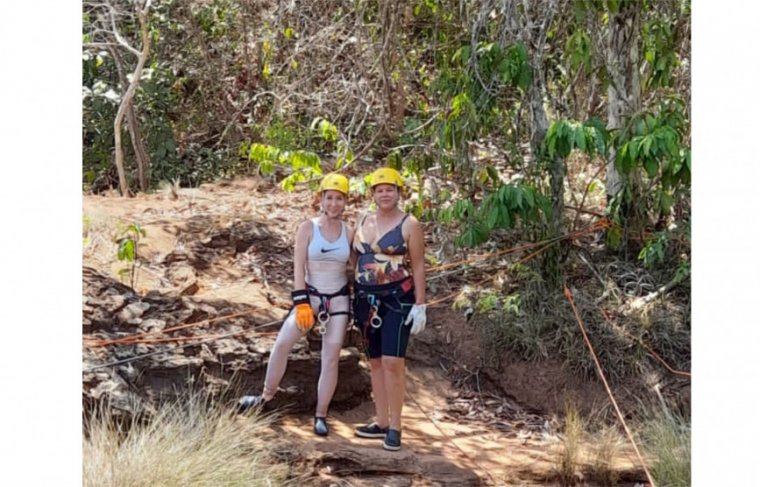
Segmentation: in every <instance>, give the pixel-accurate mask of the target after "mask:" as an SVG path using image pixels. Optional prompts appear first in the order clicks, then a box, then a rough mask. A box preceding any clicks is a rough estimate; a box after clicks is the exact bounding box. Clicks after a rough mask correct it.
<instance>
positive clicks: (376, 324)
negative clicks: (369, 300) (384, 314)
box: [369, 305, 383, 328]
mask: <svg viewBox="0 0 760 487" xmlns="http://www.w3.org/2000/svg"><path fill="white" fill-rule="evenodd" d="M369 310H370V313H371V314H372V316H371V318H370V319H369V324H370V326H371V327H372V328H380V326H382V324H383V319H382V318H380V316H378V314H377V306H374V305H372V306H370V307H369Z"/></svg>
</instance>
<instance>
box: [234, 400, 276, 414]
mask: <svg viewBox="0 0 760 487" xmlns="http://www.w3.org/2000/svg"><path fill="white" fill-rule="evenodd" d="M267 402H269V401H267V400H265V399H264V396H243V397H241V398H240V400H239V401H238V410H237V412H238V414H243V413H246V412H248V411H251V410H254V409H259V410H261V411H264V410H265V407H264V406H265V405H266V403H267Z"/></svg>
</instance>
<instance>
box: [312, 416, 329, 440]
mask: <svg viewBox="0 0 760 487" xmlns="http://www.w3.org/2000/svg"><path fill="white" fill-rule="evenodd" d="M329 433H330V428H328V427H327V421H325V418H323V417H320V416H315V417H314V434H315V435H317V436H327V435H328V434H329Z"/></svg>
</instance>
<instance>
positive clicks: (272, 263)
mask: <svg viewBox="0 0 760 487" xmlns="http://www.w3.org/2000/svg"><path fill="white" fill-rule="evenodd" d="M360 208H361V206H360V203H359V202H352V204H350V205H349V208H348V210H347V216H348V219H349V220H350V221H353V220H354V219H355V216H356V214H357V213H358V211H359V210H360ZM83 213H84V221H85V230H84V239H85V241H84V264H85V265H86V266H91V267H94V268H96V269H98V270H100V271H102V272H105V273H108V274H110V275H112V276H113V277H115V278H118V277H119V269H121V268H123V267H124V266H125V263H123V262H119V261H118V260H117V259H116V245H117V244H116V243H115V240H116V239H117V238H118V237H119V236H120V233H121V232H122V231H123V229H124V228H125V227H126V226H128V225H129V224H132V223H138V224H140V225H141V226H142V228H143V229H144V230H145V231H146V237H145V238H144V239H143V240H142V242H141V245H140V247H139V249H138V254H139V256H140V261H141V265H140V267H139V269H138V274H137V275H138V278H137V282H136V285H135V287H136V289H137V290H138V291H140V292H143V293H144V292H147V291H149V290H159V291H162V292H167V291H169V292H177V293H182V292H187V293H191V294H193V295H194V297H196V298H201V299H224V300H228V301H231V302H236V303H243V304H246V305H250V306H258V307H273V306H274V307H279V308H282V309H287V308H288V306H289V302H288V296H289V290H290V287H291V279H292V276H291V274H292V272H291V266H292V263H291V262H292V261H291V253H292V250H291V245H292V237H291V235H292V233H293V231H294V229H295V227H296V225H297V224H298V222H299V221H300V220H301V219H303V218H304V217H306V216H309V215H311V214H313V213H314V210H313V207H312V195H311V194H310V193H308V192H307V191H305V190H300V191H297V192H295V193H292V194H285V193H283V192H282V191H280V190H279V189H278V188H276V187H274V186H273V185H271V184H270V183H267V182H264V181H261V180H257V179H245V180H236V181H233V182H227V183H220V184H214V185H204V186H202V187H201V188H197V189H180V190H179V192H178V194H177V195H176V198H175V197H173V196H172V194H171V193H170V192H168V191H167V192H165V193H156V194H150V195H140V196H138V197H136V198H131V199H121V198H112V197H101V196H85V197H84V200H83ZM178 255H182V256H183V257H182V259H180V258H178V257H177V256H178ZM433 298H435V296H432V297H431V299H433ZM441 313H443V314H445V313H446V310H445V309H443V310H434V311H433V312H432V313H431V324H432V326H430V325H429V329H430V331H426V334H435V333H440V330H437V327H436V324H435V320H436V319H446V320H448V322H449V324H451V320H459V321H461V322H462V323H461V325H462V326H464V318H463V317H462V316H461V315H459V314H456V313H449V314H447V315H445V318H444V316H442V315H441ZM437 314H438V315H437ZM450 329H451V327H449V330H450ZM449 333H450V332H449ZM453 338H454V339H456V337H453ZM446 339H447V341H449V340H451V339H452V337H450V336H448V337H446ZM414 342H415V340H413V341H412V343H411V344H410V349H409V359H408V369H409V374H408V377H409V379H408V381H407V387H408V394H407V399H406V405H405V409H404V425H403V448H402V450H401V451H400V452H394V453H391V452H386V451H384V450H383V449H382V447H381V444H380V442H379V441H377V440H374V441H373V440H365V439H359V438H355V437H354V436H353V427H354V426H356V425H358V424H363V423H364V422H366V421H367V420H369V419H370V418H371V416H372V415H373V406H372V403H371V402H367V403H364V404H362V405H361V406H359V407H357V408H355V409H352V410H350V411H344V412H332V413H331V417H330V419H329V421H330V425H331V434H330V436H329V438H327V439H322V438H317V437H315V436H314V435H313V433H312V432H311V423H312V418H311V417H310V416H285V417H283V418H282V419H281V420H280V421H278V422H277V423H276V424H275V425H274V426H273V427H274V428H275V429H277V430H279V431H281V432H282V433H283V434H286V435H288V436H289V437H290V438H293V440H294V441H295V442H296V443H297V444H299V445H300V446H299V447H300V448H301V449H302V451H303V454H304V455H306V456H307V457H309V458H311V459H312V460H313V464H314V465H316V470H317V471H316V472H315V478H312V480H311V483H316V484H317V485H356V486H364V485H367V486H369V485H372V486H380V485H389V486H407V485H456V486H459V485H462V486H467V485H515V486H518V485H524V486H531V485H555V484H556V482H555V481H553V480H552V479H555V478H556V474H555V473H554V472H555V469H556V466H557V451H558V449H559V447H560V445H561V436H559V435H558V434H557V432H556V431H555V428H553V427H552V426H551V425H550V422H549V420H548V418H543V417H541V416H539V415H536V414H529V413H526V412H524V411H521V410H520V406H519V405H518V404H517V403H516V402H515V401H514V400H507V399H505V398H503V397H498V395H494V392H493V391H491V392H488V393H487V394H485V395H484V394H483V393H482V392H481V393H480V394H478V395H475V394H473V393H471V392H469V393H468V391H463V390H461V389H457V388H456V387H455V386H454V385H452V382H451V380H450V377H449V376H447V373H446V371H445V370H444V367H443V366H441V365H439V364H442V362H441V361H440V360H439V357H438V356H436V352H435V343H434V341H430V340H427V343H426V344H425V342H426V341H425V340H421V341H420V342H419V345H417V346H415V343H414ZM497 392H498V391H497ZM494 412H495V413H494ZM590 447H591V445H585V446H584V447H582V448H585V449H586V450H589V449H590ZM633 458H634V456H633V455H632V454H631V453H630V452H628V451H627V450H626V449H625V448H623V449H622V450H621V454H620V455H618V457H617V458H616V459H615V463H614V467H615V469H617V470H618V471H619V473H620V474H621V479H625V478H626V477H636V476H637V475H638V474H637V473H636V472H637V469H636V468H635V466H634V464H633V462H632V461H631V459H633ZM584 461H585V462H586V463H587V464H590V463H591V462H592V461H593V459H592V458H591V456H590V455H587V456H586V457H585V458H584ZM585 485H594V484H593V483H588V482H587V483H586V484H585ZM618 485H632V484H625V483H624V482H622V483H620V484H618Z"/></svg>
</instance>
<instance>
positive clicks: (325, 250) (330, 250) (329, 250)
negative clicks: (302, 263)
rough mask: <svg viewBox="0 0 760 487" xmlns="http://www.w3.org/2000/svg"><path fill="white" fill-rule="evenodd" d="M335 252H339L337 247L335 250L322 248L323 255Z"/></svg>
mask: <svg viewBox="0 0 760 487" xmlns="http://www.w3.org/2000/svg"><path fill="white" fill-rule="evenodd" d="M333 250H338V247H335V248H334V249H326V248H324V247H322V253H323V254H324V253H327V252H332V251H333Z"/></svg>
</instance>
